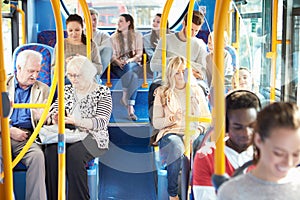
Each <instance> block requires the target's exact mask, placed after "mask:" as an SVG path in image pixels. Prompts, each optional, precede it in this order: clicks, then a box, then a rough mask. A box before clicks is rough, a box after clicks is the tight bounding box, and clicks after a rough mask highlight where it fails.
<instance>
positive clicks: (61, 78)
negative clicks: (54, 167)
mask: <svg viewBox="0 0 300 200" xmlns="http://www.w3.org/2000/svg"><path fill="white" fill-rule="evenodd" d="M51 4H52V8H53V13H54V18H55V25H56V41H57V51H56V55H55V57H56V58H57V61H58V62H55V68H54V70H55V71H54V77H55V76H57V75H58V111H59V112H58V121H59V123H58V172H59V176H58V199H59V200H64V199H65V198H66V194H65V191H66V187H65V185H66V184H65V183H66V175H65V174H66V155H65V139H64V133H65V113H64V111H65V103H64V85H65V84H64V82H65V61H64V57H65V51H64V48H65V46H64V34H63V25H62V19H61V12H60V3H59V1H57V0H51ZM53 84H56V83H55V82H54V83H52V85H53Z"/></svg>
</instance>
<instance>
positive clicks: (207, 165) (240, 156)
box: [193, 90, 260, 200]
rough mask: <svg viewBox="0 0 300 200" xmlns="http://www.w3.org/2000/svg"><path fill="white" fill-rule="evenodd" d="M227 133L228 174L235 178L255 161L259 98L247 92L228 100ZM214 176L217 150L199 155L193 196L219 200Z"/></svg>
mask: <svg viewBox="0 0 300 200" xmlns="http://www.w3.org/2000/svg"><path fill="white" fill-rule="evenodd" d="M225 106H226V133H227V134H228V139H227V141H226V146H225V163H226V164H225V168H226V173H227V174H228V175H229V176H232V175H233V173H234V171H235V170H236V169H237V168H239V167H241V166H242V165H243V164H244V163H246V162H247V161H249V160H252V158H253V156H252V155H253V148H252V146H250V145H251V136H252V134H253V130H252V128H253V126H254V123H255V120H256V115H257V111H258V109H259V107H260V102H259V99H258V97H257V96H256V95H255V94H254V93H252V92H250V91H247V90H236V91H233V92H232V93H229V94H228V95H227V97H226V105H225ZM213 174H214V149H212V153H211V154H207V155H204V154H203V153H202V151H198V152H197V154H196V155H195V158H194V166H193V193H194V198H195V200H200V199H205V200H213V199H216V193H215V188H214V187H213V185H212V180H211V179H212V175H213Z"/></svg>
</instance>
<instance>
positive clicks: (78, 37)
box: [53, 14, 102, 82]
mask: <svg viewBox="0 0 300 200" xmlns="http://www.w3.org/2000/svg"><path fill="white" fill-rule="evenodd" d="M66 25H67V33H68V37H67V38H65V40H64V45H65V49H64V52H65V63H66V65H67V64H68V62H69V61H70V59H72V58H73V56H75V55H82V56H87V52H86V36H85V34H84V33H83V31H84V30H83V19H82V18H81V17H80V16H79V15H77V14H72V15H69V17H68V18H67V20H66ZM56 48H57V47H56V46H55V48H54V51H56ZM53 55H54V56H55V52H54V54H53ZM91 60H92V63H93V64H94V66H95V67H96V69H97V74H98V75H101V74H102V64H101V61H100V55H99V51H98V48H97V45H96V44H95V43H94V42H93V41H91ZM54 62H55V57H54ZM53 65H54V64H53ZM66 65H65V67H66ZM68 82H69V81H68Z"/></svg>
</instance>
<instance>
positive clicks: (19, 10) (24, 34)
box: [10, 4, 27, 44]
mask: <svg viewBox="0 0 300 200" xmlns="http://www.w3.org/2000/svg"><path fill="white" fill-rule="evenodd" d="M10 6H11V7H12V8H15V9H16V11H17V12H18V13H20V14H21V17H22V44H26V38H27V34H26V23H25V13H24V11H23V10H22V9H20V8H17V7H16V6H15V5H14V4H10Z"/></svg>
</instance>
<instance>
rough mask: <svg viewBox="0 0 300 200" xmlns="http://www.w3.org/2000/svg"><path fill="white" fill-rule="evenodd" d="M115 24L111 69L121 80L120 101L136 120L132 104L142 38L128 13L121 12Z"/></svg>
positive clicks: (139, 71) (137, 75)
mask: <svg viewBox="0 0 300 200" xmlns="http://www.w3.org/2000/svg"><path fill="white" fill-rule="evenodd" d="M117 26H118V28H117V30H116V32H115V33H114V34H112V36H111V40H112V45H113V56H112V60H111V61H112V68H111V71H112V72H113V73H114V74H115V75H116V76H118V77H119V78H121V81H122V87H123V96H122V98H121V100H120V103H121V104H122V105H124V106H126V107H127V109H128V115H129V119H131V120H133V121H136V120H137V116H136V115H135V114H134V108H133V106H134V105H135V99H136V96H137V88H138V87H139V83H138V78H139V75H140V74H141V73H142V67H141V60H142V55H143V38H142V34H141V33H139V32H136V31H135V30H134V20H133V17H132V16H131V15H130V14H121V15H120V17H119V21H118V24H117Z"/></svg>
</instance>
